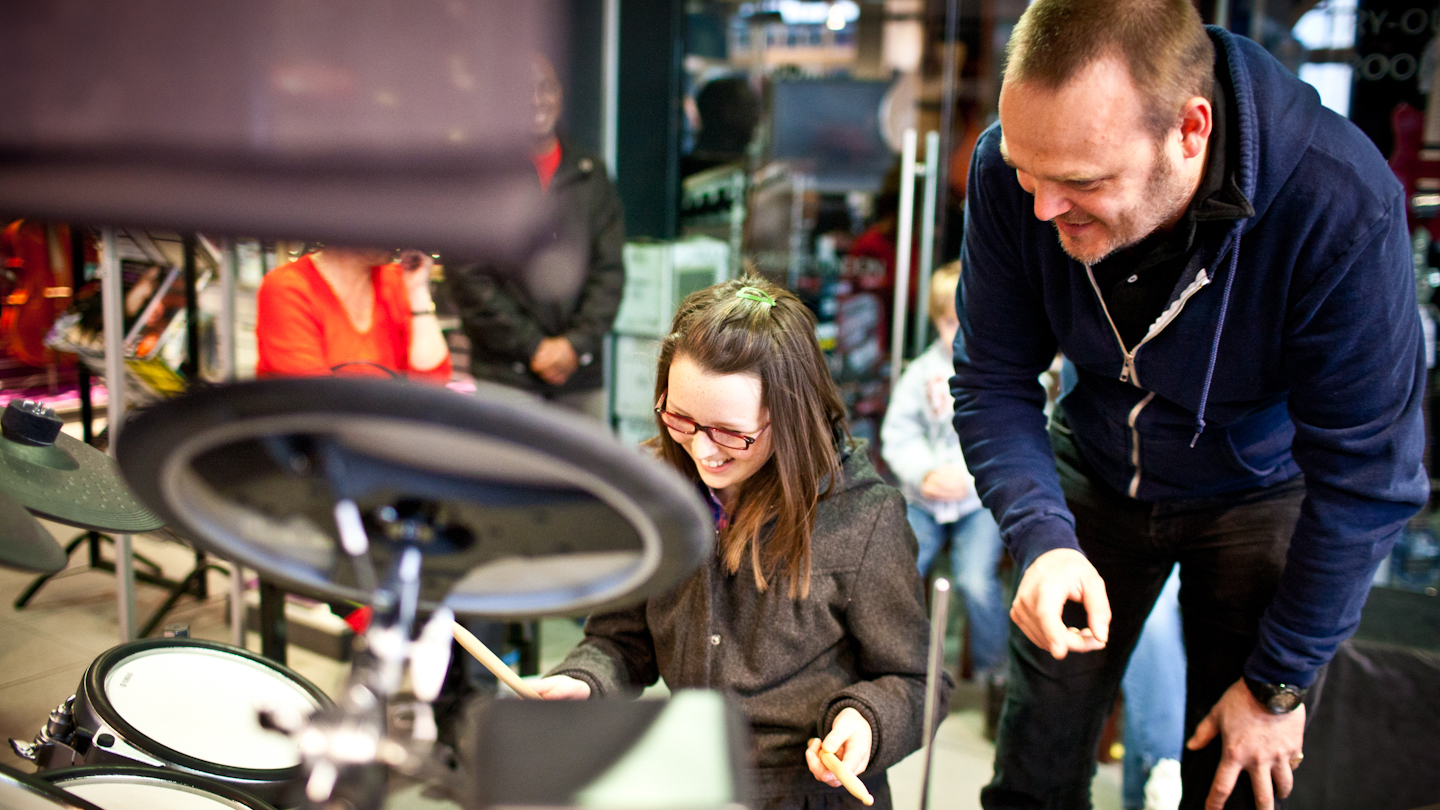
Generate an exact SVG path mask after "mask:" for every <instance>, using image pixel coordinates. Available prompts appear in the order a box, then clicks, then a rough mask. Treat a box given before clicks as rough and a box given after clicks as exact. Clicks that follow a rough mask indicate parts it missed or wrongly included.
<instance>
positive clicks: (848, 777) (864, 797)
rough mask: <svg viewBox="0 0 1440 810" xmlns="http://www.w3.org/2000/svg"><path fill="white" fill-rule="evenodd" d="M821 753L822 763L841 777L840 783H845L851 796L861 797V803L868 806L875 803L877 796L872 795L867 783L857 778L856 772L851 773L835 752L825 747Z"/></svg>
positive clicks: (836, 776) (837, 777)
mask: <svg viewBox="0 0 1440 810" xmlns="http://www.w3.org/2000/svg"><path fill="white" fill-rule="evenodd" d="M819 753H820V764H821V765H824V766H825V767H826V768H827V769H829V771H830V772H831V773H833V774H835V778H836V779H839V780H840V784H842V785H844V786H845V789H846V790H848V791H850V795H851V796H854V797H855V798H857V799H859V800H860V803H861V804H864V805H865V806H866V807H869V806H870V805H872V804H874V803H875V797H874V796H871V795H870V791H868V790H866V789H865V783H864V782H861V781H860V780H859V779H858V778H856V776H855V774H853V773H850V769H849V768H847V767H845V763H843V762H841V761H840V759H839V758H838V757H836V756H835V752H833V751H826V750H825V749H824V748H821V749H820V752H819Z"/></svg>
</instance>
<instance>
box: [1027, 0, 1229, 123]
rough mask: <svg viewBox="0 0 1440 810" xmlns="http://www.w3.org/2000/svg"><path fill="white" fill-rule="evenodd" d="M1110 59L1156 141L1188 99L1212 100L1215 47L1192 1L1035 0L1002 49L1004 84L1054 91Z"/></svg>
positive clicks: (1177, 119) (1175, 120) (1213, 98)
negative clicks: (1123, 73) (1122, 68)
mask: <svg viewBox="0 0 1440 810" xmlns="http://www.w3.org/2000/svg"><path fill="white" fill-rule="evenodd" d="M1112 54H1114V55H1117V56H1119V57H1120V58H1121V59H1123V60H1124V62H1125V64H1126V65H1127V66H1128V67H1129V69H1130V78H1131V80H1132V81H1134V82H1135V87H1136V88H1138V89H1139V91H1140V93H1141V95H1142V97H1143V98H1144V101H1145V110H1146V114H1145V119H1146V120H1145V124H1146V128H1147V129H1149V130H1150V132H1151V134H1153V135H1154V136H1155V137H1157V138H1158V137H1161V136H1163V135H1164V134H1165V133H1167V132H1169V131H1170V130H1171V129H1173V128H1174V127H1175V126H1176V125H1177V124H1178V123H1179V119H1180V109H1181V107H1182V106H1183V105H1184V104H1185V102H1186V101H1187V100H1188V99H1190V98H1193V97H1195V96H1200V97H1202V98H1204V99H1206V100H1207V101H1211V102H1213V101H1214V100H1215V97H1214V87H1215V46H1214V44H1213V43H1211V41H1210V37H1209V35H1207V34H1206V33H1205V25H1204V23H1203V22H1202V21H1201V20H1200V14H1199V12H1197V11H1196V10H1195V6H1194V5H1192V3H1191V1H1190V0H1035V2H1034V3H1032V4H1031V5H1030V7H1029V8H1027V9H1026V10H1025V13H1024V14H1022V15H1021V16H1020V21H1019V23H1017V24H1016V26H1015V31H1014V33H1013V34H1011V36H1010V43H1009V44H1008V45H1007V46H1006V48H1005V60H1006V65H1005V81H1007V82H1034V83H1036V84H1039V85H1040V86H1042V87H1045V88H1047V89H1050V90H1058V89H1060V88H1061V87H1063V86H1064V85H1065V84H1066V83H1067V82H1069V81H1070V79H1072V78H1074V77H1075V75H1076V74H1078V73H1079V72H1080V71H1081V70H1082V69H1084V68H1085V67H1086V66H1088V65H1089V64H1090V63H1092V62H1094V61H1095V60H1097V59H1100V58H1103V57H1106V56H1110V55H1112Z"/></svg>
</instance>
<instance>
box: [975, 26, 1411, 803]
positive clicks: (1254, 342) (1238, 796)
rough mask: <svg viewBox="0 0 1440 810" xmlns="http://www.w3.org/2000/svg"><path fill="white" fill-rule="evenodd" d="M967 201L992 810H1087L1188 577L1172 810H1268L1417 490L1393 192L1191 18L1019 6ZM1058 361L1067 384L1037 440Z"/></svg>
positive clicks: (1319, 119) (1400, 218)
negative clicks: (1001, 704) (991, 632)
mask: <svg viewBox="0 0 1440 810" xmlns="http://www.w3.org/2000/svg"><path fill="white" fill-rule="evenodd" d="M969 189H970V197H969V200H968V204H967V206H968V214H967V217H966V223H967V226H966V227H967V233H966V243H965V265H964V267H965V269H964V275H963V278H962V285H961V291H960V297H961V301H962V308H961V319H962V326H963V330H964V341H963V345H964V346H965V347H966V348H965V352H964V356H960V357H957V359H956V377H955V379H954V381H953V387H954V391H955V397H956V416H955V424H956V429H957V431H958V432H959V435H960V439H961V445H962V446H963V447H964V448H965V456H966V461H967V463H968V464H969V467H970V469H971V471H972V472H973V473H974V475H975V478H976V484H977V488H978V490H979V492H980V494H981V497H982V498H983V500H984V502H985V504H986V505H987V506H988V507H989V508H990V509H992V510H993V511H994V512H995V514H996V515H997V516H998V518H999V521H1000V525H1001V529H1002V531H1003V534H1004V537H1005V540H1006V543H1007V544H1008V546H1009V548H1010V550H1011V553H1012V555H1013V556H1014V557H1015V558H1016V560H1017V561H1018V563H1019V565H1020V566H1021V570H1023V571H1024V575H1023V577H1022V579H1021V583H1020V585H1019V588H1018V592H1017V595H1016V598H1015V601H1014V603H1013V605H1012V609H1011V618H1012V619H1013V622H1014V627H1013V628H1012V633H1011V646H1012V651H1013V656H1014V660H1015V663H1014V665H1013V667H1014V669H1013V673H1012V677H1011V680H1010V688H1009V694H1008V698H1007V704H1006V706H1005V709H1004V712H1003V715H1002V719H1001V729H1000V737H999V741H998V744H997V749H996V766H995V776H994V780H993V781H992V782H991V783H990V785H989V786H988V787H986V788H985V789H984V791H982V794H981V799H982V803H983V804H984V806H985V807H987V808H1001V807H1005V808H1009V807H1050V808H1060V807H1064V808H1069V807H1087V806H1089V782H1090V777H1091V775H1092V773H1093V769H1094V764H1093V763H1094V754H1095V748H1096V745H1097V740H1098V737H1099V734H1100V731H1101V726H1102V724H1103V721H1104V717H1105V714H1106V713H1107V712H1108V710H1109V708H1110V706H1111V705H1112V703H1113V701H1114V699H1115V692H1116V688H1117V685H1118V683H1119V681H1120V678H1121V675H1122V674H1123V673H1124V671H1125V664H1126V660H1127V659H1128V657H1129V655H1130V651H1131V649H1132V647H1133V646H1134V643H1135V639H1136V636H1137V635H1138V634H1139V632H1140V628H1141V626H1142V624H1143V622H1144V620H1145V616H1146V614H1147V613H1148V612H1149V610H1150V606H1151V604H1152V603H1153V601H1154V599H1155V596H1156V594H1157V593H1158V592H1159V590H1160V588H1161V586H1162V585H1163V584H1164V582H1165V579H1166V577H1167V575H1168V573H1169V571H1170V569H1171V566H1172V565H1173V564H1174V563H1176V562H1178V563H1179V564H1180V571H1181V581H1182V589H1181V594H1180V600H1181V606H1182V610H1183V613H1184V623H1185V640H1186V645H1187V649H1188V653H1189V664H1188V672H1187V677H1188V695H1187V708H1186V728H1187V731H1186V733H1187V735H1190V739H1189V742H1188V743H1187V746H1188V748H1189V749H1190V750H1189V751H1187V752H1186V754H1185V758H1184V761H1183V763H1182V772H1183V780H1184V791H1185V795H1184V800H1183V803H1182V806H1183V807H1201V806H1205V807H1207V808H1212V809H1214V810H1218V808H1220V807H1222V806H1224V807H1249V806H1258V807H1261V808H1270V807H1272V806H1273V805H1274V802H1275V797H1277V796H1278V797H1284V796H1285V795H1287V794H1288V793H1289V791H1290V787H1291V784H1292V774H1291V772H1292V770H1293V769H1294V768H1295V767H1296V766H1298V765H1299V763H1300V760H1301V759H1302V758H1303V740H1304V730H1305V716H1306V708H1305V705H1304V703H1303V702H1302V700H1303V698H1304V697H1305V696H1306V692H1307V690H1308V689H1310V688H1311V687H1312V685H1313V684H1314V683H1315V681H1316V677H1317V674H1318V671H1319V670H1320V669H1321V667H1322V666H1323V665H1324V664H1325V663H1326V662H1327V661H1329V660H1330V658H1331V656H1332V655H1333V654H1334V652H1335V648H1336V646H1337V645H1338V644H1339V643H1340V642H1341V641H1343V640H1344V639H1345V638H1347V637H1348V636H1349V635H1350V634H1351V633H1353V632H1354V630H1355V627H1356V625H1357V624H1358V622H1359V618H1360V608H1361V606H1362V605H1363V604H1364V602H1365V597H1366V594H1367V593H1368V589H1369V583H1370V579H1371V576H1372V573H1373V571H1374V569H1375V567H1376V566H1377V565H1378V563H1379V561H1380V560H1381V559H1382V558H1383V557H1384V556H1385V555H1386V554H1387V553H1388V552H1389V549H1390V547H1391V545H1392V544H1393V542H1394V540H1395V537H1396V536H1397V534H1398V532H1399V531H1400V528H1401V526H1402V525H1403V524H1404V522H1405V521H1406V519H1407V518H1409V517H1410V516H1411V515H1412V514H1413V513H1414V512H1415V511H1416V509H1417V508H1418V507H1419V506H1421V505H1422V504H1423V503H1424V501H1425V499H1426V496H1427V492H1428V479H1427V478H1426V475H1425V472H1424V470H1423V469H1422V467H1421V452H1422V448H1423V441H1424V440H1423V435H1422V434H1423V429H1422V424H1421V406H1422V390H1423V385H1422V375H1423V372H1424V367H1423V357H1422V352H1421V329H1420V324H1419V319H1418V315H1417V311H1416V303H1415V293H1414V290H1415V287H1414V282H1413V271H1412V269H1411V259H1410V253H1409V244H1408V239H1407V237H1406V231H1405V210H1404V199H1403V195H1402V192H1401V188H1400V185H1399V184H1398V183H1397V182H1396V181H1395V179H1394V177H1393V176H1392V175H1391V174H1390V172H1389V170H1388V168H1387V167H1386V165H1385V162H1384V160H1383V159H1382V158H1381V156H1380V154H1379V152H1378V151H1377V150H1376V149H1375V147H1374V146H1373V145H1372V144H1371V143H1370V142H1369V141H1368V140H1367V139H1366V138H1365V136H1364V135H1363V134H1361V133H1360V131H1359V130H1358V129H1356V128H1355V127H1354V126H1352V125H1351V124H1350V123H1349V122H1347V121H1346V120H1344V119H1343V118H1341V117H1340V116H1338V115H1336V114H1334V113H1332V112H1330V111H1329V110H1326V109H1325V108H1323V107H1322V106H1321V105H1320V101H1319V98H1318V96H1317V95H1316V93H1315V92H1314V91H1313V90H1312V89H1310V88H1309V87H1308V86H1307V85H1305V84H1303V83H1302V82H1300V81H1299V79H1297V78H1296V77H1295V76H1294V75H1293V74H1291V73H1289V72H1288V71H1286V70H1285V68H1284V67H1282V66H1281V65H1280V63H1279V62H1277V61H1275V60H1274V59H1273V58H1271V57H1270V56H1269V55H1268V54H1266V53H1265V51H1264V50H1262V49H1261V48H1260V47H1259V46H1257V45H1256V44H1254V43H1253V42H1250V41H1249V40H1246V39H1243V38H1241V37H1238V36H1233V35H1231V34H1229V33H1228V32H1225V31H1223V30H1220V29H1218V28H1208V29H1207V28H1205V27H1204V26H1202V24H1201V21H1200V19H1199V16H1198V15H1197V14H1196V12H1195V10H1194V8H1193V6H1192V5H1191V3H1190V2H1189V0H1037V2H1035V3H1033V4H1032V5H1031V6H1030V7H1029V8H1028V9H1027V10H1026V12H1025V14H1024V16H1023V17H1022V18H1021V20H1020V23H1019V25H1018V26H1017V27H1016V29H1015V32H1014V35H1013V37H1012V39H1011V42H1010V46H1009V54H1008V64H1007V67H1006V72H1005V78H1004V84H1003V86H1002V90H1001V95H1000V123H999V124H998V125H997V126H995V127H992V128H991V129H990V130H989V131H987V132H986V133H985V134H984V136H983V137H982V138H981V140H980V143H979V145H978V146H977V148H976V151H975V156H974V158H973V162H972V164H971V168H970V183H969ZM1057 237H1058V238H1057ZM1057 348H1058V349H1059V350H1060V351H1062V352H1064V354H1065V356H1066V357H1067V358H1069V360H1070V361H1071V362H1073V363H1074V365H1075V367H1076V369H1077V371H1078V378H1079V380H1078V384H1077V385H1076V386H1075V388H1074V390H1073V391H1072V392H1071V393H1070V394H1069V395H1067V396H1066V398H1065V399H1064V400H1063V401H1062V402H1061V404H1060V406H1059V407H1058V409H1057V411H1056V414H1055V416H1054V417H1053V419H1052V420H1051V423H1050V425H1049V428H1048V435H1047V425H1046V421H1045V417H1044V416H1043V414H1042V411H1041V408H1042V405H1043V404H1044V401H1045V395H1044V392H1043V391H1042V390H1041V389H1040V386H1039V385H1038V384H1037V383H1036V376H1037V375H1038V374H1039V373H1040V372H1041V371H1042V370H1044V369H1045V367H1046V366H1048V365H1049V363H1050V361H1051V358H1052V357H1053V356H1054V354H1055V351H1056V349H1057ZM1016 630H1018V632H1015V631H1016ZM1242 774H1248V778H1242ZM1227 799H1228V804H1227Z"/></svg>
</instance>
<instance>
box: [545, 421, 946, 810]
mask: <svg viewBox="0 0 1440 810" xmlns="http://www.w3.org/2000/svg"><path fill="white" fill-rule="evenodd" d="M915 555H916V543H915V535H914V533H913V532H912V531H911V529H910V525H909V523H908V522H907V521H906V519H905V499H904V498H903V497H902V496H901V494H900V492H899V491H898V490H896V489H895V488H894V487H890V486H887V485H886V484H885V483H884V482H883V481H882V480H881V478H880V476H879V475H878V474H877V473H876V472H875V468H874V466H873V465H871V463H870V459H869V457H868V455H867V454H866V452H865V444H864V443H863V442H857V443H856V444H855V445H854V447H853V449H852V450H851V451H850V452H848V453H847V454H846V457H845V459H844V462H843V481H842V485H841V488H840V490H839V491H838V492H836V493H835V494H832V495H831V496H830V497H829V498H826V499H825V500H822V501H821V502H820V504H819V507H818V509H817V512H816V516H815V527H814V530H813V532H812V535H811V577H810V594H809V596H808V597H806V598H805V599H802V600H796V599H792V598H791V597H790V596H789V588H788V584H787V583H786V582H785V581H781V582H779V583H776V582H774V581H773V580H772V581H771V583H770V587H768V588H767V589H766V590H765V591H764V592H761V591H759V590H757V589H756V587H755V578H754V574H753V571H752V569H751V568H750V567H749V565H748V561H747V564H746V565H745V566H743V567H742V568H741V570H740V572H739V573H738V574H733V575H732V574H728V573H726V572H725V571H724V569H723V567H722V565H721V563H720V561H719V559H718V558H712V559H711V561H710V562H709V563H708V564H707V565H705V566H702V567H701V568H700V570H699V571H697V572H696V573H695V574H694V575H692V576H691V577H690V578H689V579H687V580H686V581H684V582H683V583H681V584H680V585H678V586H676V587H675V588H674V589H672V590H670V591H669V592H667V593H665V594H663V595H661V596H658V597H655V598H652V599H650V600H648V601H647V602H645V603H642V604H640V605H637V606H635V607H633V608H629V609H627V610H621V611H616V612H613V613H605V614H598V615H595V616H591V617H590V619H589V620H588V621H587V622H586V624H585V639H584V641H582V642H581V643H580V644H579V645H578V646H577V647H576V648H575V649H574V650H573V651H572V652H571V653H570V655H569V656H568V657H567V658H566V659H565V661H564V662H563V663H561V664H560V666H558V667H556V668H555V669H554V670H553V671H552V672H551V673H550V674H558V675H569V676H570V677H572V678H577V679H579V680H582V681H584V682H586V683H587V684H589V685H590V689H591V693H592V695H593V696H597V697H613V696H617V695H624V694H635V693H636V692H638V690H640V689H642V688H644V687H646V686H649V685H651V684H653V683H655V681H656V679H657V678H664V679H665V684H666V685H667V686H668V687H669V688H670V689H671V690H676V689H687V688H688V689H717V690H720V691H722V692H724V693H726V695H727V696H728V697H729V698H730V699H731V700H732V701H734V703H735V704H736V705H737V706H739V707H740V708H741V709H742V710H743V711H744V712H745V715H746V717H747V718H748V719H749V721H750V729H751V734H752V751H753V755H754V763H755V765H756V766H757V772H756V774H757V780H756V781H757V789H758V794H759V796H758V798H761V799H765V798H775V797H780V796H790V797H792V798H798V797H799V795H800V794H809V793H816V792H821V791H832V790H840V789H839V788H833V789H832V788H830V787H828V786H826V785H824V784H822V783H820V782H818V781H816V780H815V778H814V777H813V776H811V775H810V772H809V770H808V769H807V768H806V767H805V753H804V751H805V745H806V742H807V741H808V740H809V739H810V738H811V737H817V736H818V737H824V732H826V731H828V730H829V729H830V726H831V723H832V722H833V721H834V719H835V716H836V715H837V714H839V713H840V711H841V710H842V709H845V708H846V707H853V708H854V709H856V710H857V711H859V712H860V714H861V715H862V716H863V717H864V718H865V720H866V721H867V722H868V723H869V724H870V727H871V729H872V730H873V732H874V737H873V742H872V747H871V752H870V764H869V766H868V767H867V768H866V770H865V772H864V773H863V774H861V777H862V778H863V779H864V780H865V781H866V782H867V783H868V782H872V781H874V782H875V783H876V787H880V786H883V784H884V781H883V777H884V772H885V770H886V769H887V768H889V767H890V766H891V765H893V764H895V763H896V762H898V761H900V759H902V758H904V757H905V756H906V755H907V754H909V753H911V752H912V751H914V750H916V749H917V748H918V747H919V746H920V742H921V736H922V715H923V711H924V710H923V707H924V688H925V657H926V645H927V643H928V635H929V628H930V622H929V619H928V618H927V616H926V612H925V600H924V586H923V584H922V581H921V579H920V576H919V573H918V572H917V571H916V567H915ZM953 687H954V684H953V682H952V681H951V680H950V679H949V676H948V675H947V676H946V678H945V682H944V684H943V685H942V692H941V701H940V703H939V705H940V706H941V707H944V706H945V705H946V701H947V700H948V698H949V693H950V691H951V690H952V689H953ZM942 711H943V708H942ZM846 798H848V797H846ZM878 798H879V796H878V795H877V799H878ZM805 803H806V804H811V805H814V804H815V802H813V801H810V800H807V801H806V802H805Z"/></svg>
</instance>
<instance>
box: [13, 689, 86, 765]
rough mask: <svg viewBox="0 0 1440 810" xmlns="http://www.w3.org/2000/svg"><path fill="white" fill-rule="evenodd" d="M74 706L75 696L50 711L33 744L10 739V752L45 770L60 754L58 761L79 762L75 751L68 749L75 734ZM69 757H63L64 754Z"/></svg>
mask: <svg viewBox="0 0 1440 810" xmlns="http://www.w3.org/2000/svg"><path fill="white" fill-rule="evenodd" d="M74 704H75V696H74V695H71V696H70V697H68V698H65V702H63V703H61V704H60V705H59V706H56V707H55V708H54V709H52V710H51V711H50V718H49V719H48V720H46V721H45V725H43V726H41V727H40V731H39V733H37V734H36V735H35V740H34V741H33V742H28V743H27V742H25V741H23V740H20V739H17V738H14V737H12V738H10V750H12V751H14V752H15V755H16V756H18V757H20V758H21V759H24V760H28V761H30V762H33V763H35V764H36V765H37V766H38V767H40V768H45V767H47V766H49V764H50V763H51V762H52V761H54V760H55V759H56V756H55V755H56V754H57V753H59V754H60V757H59V758H60V759H68V761H69V762H75V761H78V760H79V755H77V754H76V752H75V749H74V748H71V747H70V742H71V738H72V737H73V736H74V734H75V713H74V711H73V709H72V707H73V706H74ZM67 752H68V753H69V755H70V756H69V757H68V758H67V757H65V756H64V754H65V753H67Z"/></svg>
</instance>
